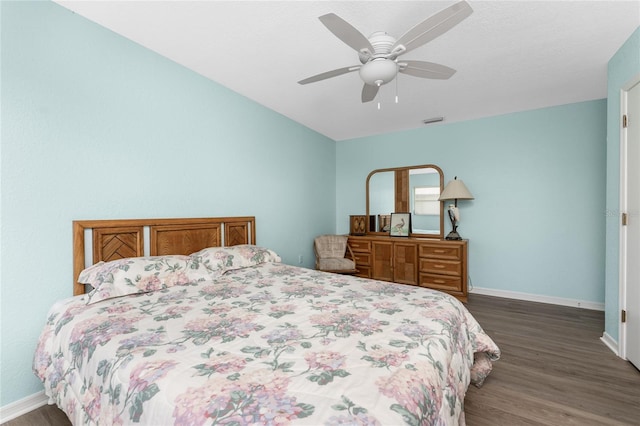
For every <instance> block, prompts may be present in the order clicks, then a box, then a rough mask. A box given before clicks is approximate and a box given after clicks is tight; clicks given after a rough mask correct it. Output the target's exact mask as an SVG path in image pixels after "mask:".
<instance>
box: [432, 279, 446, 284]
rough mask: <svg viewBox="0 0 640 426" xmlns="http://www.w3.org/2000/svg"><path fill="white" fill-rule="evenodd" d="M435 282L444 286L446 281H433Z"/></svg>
mask: <svg viewBox="0 0 640 426" xmlns="http://www.w3.org/2000/svg"><path fill="white" fill-rule="evenodd" d="M433 282H434V283H435V284H444V283H445V282H446V281H445V280H433Z"/></svg>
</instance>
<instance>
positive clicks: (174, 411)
mask: <svg viewBox="0 0 640 426" xmlns="http://www.w3.org/2000/svg"><path fill="white" fill-rule="evenodd" d="M475 353H477V354H476V356H475V358H476V359H478V360H480V361H484V362H477V363H476V366H475V367H473V368H472V365H473V363H474V354H475ZM483 353H484V354H486V355H484V354H483ZM498 357H499V349H498V348H497V346H496V345H495V344H494V342H493V341H492V340H491V339H490V338H489V336H487V335H486V334H485V333H484V332H483V331H482V329H481V327H480V326H479V324H478V323H477V322H476V320H475V319H474V318H473V317H472V316H471V314H470V313H469V312H468V311H467V310H466V308H465V307H464V306H463V305H462V304H461V303H460V302H458V301H457V300H456V299H455V298H453V297H450V296H448V295H446V294H443V293H440V292H436V291H432V290H428V289H424V288H419V287H412V286H406V285H401V284H393V283H386V282H379V281H373V280H366V279H360V278H356V277H351V276H342V275H335V274H327V273H322V272H317V271H312V270H308V269H303V268H298V267H293V266H287V265H284V264H277V263H265V264H261V265H258V266H253V267H247V268H243V269H238V270H235V271H229V272H227V273H225V274H224V275H223V276H221V277H219V278H217V279H215V280H210V281H207V282H204V283H199V284H198V285H189V286H175V287H171V288H168V289H164V290H160V291H155V292H150V293H144V294H139V295H132V296H124V297H117V298H112V299H108V300H104V301H101V302H98V303H95V304H91V305H87V304H86V296H79V297H75V298H72V299H67V300H65V301H62V302H60V303H58V304H56V306H54V307H53V308H52V310H51V312H50V313H49V317H48V320H47V324H46V327H45V328H44V330H43V332H42V335H41V338H40V340H39V343H38V346H37V349H36V353H35V357H34V372H35V373H36V375H37V376H38V377H39V378H40V379H41V380H42V381H43V383H44V386H45V392H46V393H47V395H48V396H49V397H50V398H51V400H52V402H55V403H57V405H58V406H59V407H60V408H61V409H62V410H64V411H65V412H66V413H67V415H68V416H69V418H70V419H71V421H72V422H73V423H74V424H76V425H80V424H83V425H84V424H89V425H117V424H130V423H141V424H148V425H165V424H177V425H210V424H224V425H240V424H260V425H262V424H265V425H276V424H309V425H322V424H324V425H344V424H350V425H365V424H366V425H369V424H371V425H377V424H379V425H397V424H405V423H406V424H413V425H419V424H424V425H455V424H464V396H465V393H466V390H467V387H468V386H469V383H470V380H471V378H472V377H473V378H474V379H475V380H476V381H478V382H481V381H482V380H483V379H484V377H485V376H486V374H488V372H489V371H490V369H491V362H490V360H496V359H498Z"/></svg>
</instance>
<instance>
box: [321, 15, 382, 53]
mask: <svg viewBox="0 0 640 426" xmlns="http://www.w3.org/2000/svg"><path fill="white" fill-rule="evenodd" d="M318 19H320V22H322V23H323V24H324V26H325V27H327V28H328V29H329V31H331V32H332V33H333V35H335V36H336V37H338V38H339V39H340V40H342V41H343V42H344V43H345V44H346V45H347V46H350V47H351V48H352V49H355V50H356V51H357V52H362V51H365V52H366V51H368V53H369V54H371V53H373V51H374V49H373V46H371V42H369V39H367V38H366V37H365V36H364V35H363V34H362V33H361V32H360V31H358V30H356V29H355V28H354V27H353V26H352V25H351V24H350V23H348V22H347V21H345V20H344V19H342V18H341V17H339V16H338V15H336V14H335V13H327V14H326V15H322V16H321V17H320V18H318Z"/></svg>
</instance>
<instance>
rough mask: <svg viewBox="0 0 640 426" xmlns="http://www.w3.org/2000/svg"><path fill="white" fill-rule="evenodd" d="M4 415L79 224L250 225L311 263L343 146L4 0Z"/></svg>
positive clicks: (25, 379)
mask: <svg viewBox="0 0 640 426" xmlns="http://www.w3.org/2000/svg"><path fill="white" fill-rule="evenodd" d="M0 7H1V8H2V12H1V19H2V21H1V23H2V25H1V28H2V46H1V47H2V69H1V72H2V76H1V77H2V80H1V83H2V97H1V102H2V115H1V119H2V129H1V137H2V144H1V150H2V159H1V167H2V168H1V174H0V177H1V189H2V191H1V227H2V241H1V257H0V261H1V264H2V268H1V270H0V274H1V275H0V293H1V296H0V310H1V327H2V328H1V339H2V346H1V354H0V357H1V363H0V364H1V366H0V368H1V370H0V374H1V383H0V389H1V392H2V395H1V398H0V406H5V405H6V404H8V403H10V402H13V401H16V400H18V399H20V398H23V397H25V396H28V395H31V394H34V393H36V392H38V391H39V390H41V389H42V387H41V385H40V384H39V382H38V381H37V380H36V378H35V377H34V375H33V374H32V373H31V357H32V354H33V351H34V349H35V345H36V339H37V336H38V334H39V332H40V329H41V327H42V325H43V324H44V321H45V317H46V313H47V310H48V309H49V307H50V306H51V304H52V303H53V302H54V301H55V300H58V299H61V298H63V297H67V296H69V295H71V292H72V264H71V258H72V256H71V248H72V241H71V222H72V221H73V220H74V219H109V218H143V217H200V216H237V215H255V216H256V222H257V241H258V243H259V244H262V245H266V246H269V247H272V248H273V249H275V250H276V251H277V252H278V253H280V254H281V255H282V257H283V260H284V261H285V262H288V263H296V264H297V261H298V255H299V254H302V255H303V256H304V258H305V262H304V264H305V266H309V267H310V266H312V264H313V251H312V241H313V237H314V236H315V235H317V234H321V233H330V232H333V231H334V230H335V186H336V184H335V142H334V141H332V140H330V139H327V138H325V137H323V136H321V135H319V134H317V133H315V132H313V131H311V130H309V129H307V128H305V127H303V126H300V125H298V124H296V123H294V122H292V121H290V120H289V119H286V118H284V117H283V116H281V115H279V114H277V113H275V112H273V111H270V110H268V109H266V108H264V107H262V106H260V105H257V104H256V103H254V102H251V101H249V100H248V99H246V98H244V97H242V96H240V95H237V94H235V93H233V92H231V91H229V90H228V89H226V88H224V87H221V86H220V85H218V84H215V83H213V82H211V81H209V80H207V79H205V78H203V77H201V76H199V75H197V74H195V73H193V72H190V71H188V70H187V69H185V68H183V67H181V66H179V65H176V64H175V63H173V62H170V61H168V60H167V59H164V58H162V57H160V56H158V55H156V54H154V53H152V52H151V51H149V50H146V49H144V48H142V47H140V46H138V45H136V44H134V43H132V42H130V41H128V40H126V39H124V38H122V37H120V36H117V35H116V34H114V33H112V32H110V31H107V30H105V29H103V28H101V27H99V26H97V25H95V24H93V23H91V22H89V21H87V20H85V19H84V18H82V17H80V16H78V15H75V14H73V13H71V12H70V11H68V10H66V9H64V8H62V7H60V6H58V5H56V4H54V3H50V2H6V1H2V2H0Z"/></svg>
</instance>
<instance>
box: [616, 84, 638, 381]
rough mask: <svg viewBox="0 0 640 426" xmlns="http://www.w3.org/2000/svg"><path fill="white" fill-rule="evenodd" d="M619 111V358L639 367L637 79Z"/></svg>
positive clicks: (628, 88) (623, 94)
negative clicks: (620, 148) (620, 208)
mask: <svg viewBox="0 0 640 426" xmlns="http://www.w3.org/2000/svg"><path fill="white" fill-rule="evenodd" d="M622 112H623V116H624V117H626V120H625V119H623V129H622V164H621V166H622V172H623V173H622V182H621V183H622V191H621V200H620V201H621V204H620V205H621V207H622V212H623V222H622V225H623V226H622V227H621V257H620V261H621V266H622V268H621V272H622V274H621V289H620V290H621V291H620V300H621V302H622V303H621V307H622V309H623V310H624V312H625V314H626V315H625V316H626V322H622V323H621V327H620V349H621V351H620V355H621V356H622V357H623V358H626V359H627V360H628V361H629V362H631V363H632V364H633V365H634V366H635V367H636V368H640V77H639V78H637V79H636V80H635V81H634V82H633V83H632V84H630V85H629V86H628V87H627V88H625V89H624V90H623V92H622ZM621 321H622V320H621Z"/></svg>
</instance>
